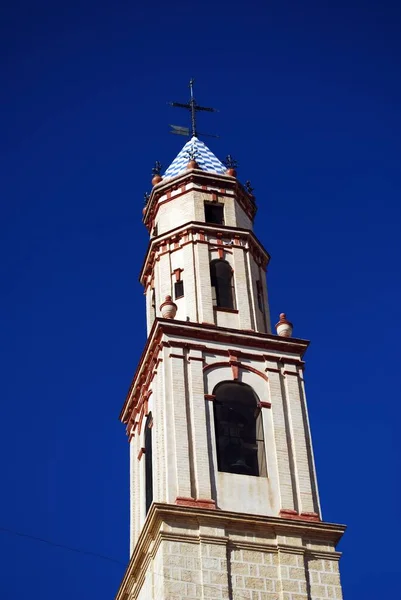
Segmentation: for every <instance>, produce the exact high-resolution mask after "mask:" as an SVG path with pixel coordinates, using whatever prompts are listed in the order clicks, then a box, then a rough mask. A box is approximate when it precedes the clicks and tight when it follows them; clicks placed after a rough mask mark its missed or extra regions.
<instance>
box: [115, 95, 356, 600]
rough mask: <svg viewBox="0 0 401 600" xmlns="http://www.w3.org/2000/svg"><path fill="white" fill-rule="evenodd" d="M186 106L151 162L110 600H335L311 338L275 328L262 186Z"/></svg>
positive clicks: (334, 528)
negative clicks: (188, 120) (217, 150)
mask: <svg viewBox="0 0 401 600" xmlns="http://www.w3.org/2000/svg"><path fill="white" fill-rule="evenodd" d="M191 99H192V100H191V101H190V103H189V108H190V110H191V116H192V130H193V131H192V133H194V135H192V136H191V137H190V139H189V140H188V141H187V142H186V144H185V145H184V147H183V148H182V150H181V151H180V152H179V153H178V155H177V156H176V158H175V159H174V160H173V161H172V163H171V164H170V166H169V167H168V168H167V169H166V170H165V172H164V174H163V175H161V169H160V168H159V166H160V165H159V164H157V165H156V167H157V170H156V172H154V185H153V189H152V191H151V193H150V195H149V196H146V204H145V207H144V209H143V221H144V224H145V226H146V227H147V229H148V231H149V235H150V240H149V246H148V249H147V252H146V256H145V260H144V263H143V266H142V270H141V273H140V281H141V283H142V284H143V286H144V291H145V297H146V321H147V335H148V339H147V342H146V345H145V349H144V351H143V353H142V357H141V359H140V361H139V365H138V367H137V370H136V372H135V375H134V378H133V381H132V384H131V386H130V389H129V391H128V394H127V397H126V400H125V402H124V405H123V408H122V411H121V415H120V418H121V421H122V422H123V423H124V424H125V426H126V431H127V436H128V442H129V447H130V488H131V492H130V493H131V499H130V510H131V522H130V539H131V547H130V562H129V565H128V567H127V570H126V573H125V576H124V578H123V581H122V583H121V586H120V589H119V591H118V593H117V599H118V600H128V599H129V600H137V599H138V600H167V599H169V600H195V599H196V600H197V599H203V600H212V599H221V600H326V599H329V598H333V599H335V600H340V599H341V598H342V593H341V585H340V579H339V570H338V561H339V557H340V554H339V553H338V552H337V551H336V545H337V543H338V541H339V540H340V538H341V536H342V534H343V532H344V529H345V528H344V526H342V525H335V524H332V523H327V522H325V521H323V520H322V514H321V509H320V503H319V495H318V488H317V480H316V472H315V466H314V458H313V450H312V441H311V435H310V429H309V422H308V412H307V407H306V398H305V386H304V377H303V368H304V361H303V358H304V354H305V351H306V349H307V347H308V342H307V341H305V340H303V339H299V338H294V337H291V335H292V324H291V323H290V322H289V321H287V319H286V316H285V314H281V315H280V321H279V322H278V323H277V325H276V327H277V335H276V334H273V333H272V331H271V324H270V315H269V307H268V293H267V284H266V270H267V266H268V263H269V259H270V257H269V254H268V253H267V251H266V250H265V248H264V247H263V245H262V244H261V243H260V241H259V240H258V238H257V237H256V236H255V234H254V233H253V222H254V218H255V214H256V204H255V198H254V196H253V189H252V188H251V187H250V184H249V182H247V185H246V186H243V185H242V184H241V183H240V181H239V180H238V179H237V177H236V172H235V169H236V164H235V162H232V161H233V159H232V158H231V157H230V164H228V163H226V164H223V163H222V162H221V161H220V160H219V159H218V158H217V157H216V156H215V155H214V154H213V153H212V152H211V150H210V149H209V148H208V147H207V146H206V145H205V144H204V143H203V142H202V141H201V140H200V139H199V138H198V137H197V135H195V134H196V123H195V121H194V115H196V111H195V107H197V106H198V105H197V104H196V103H195V104H194V102H195V100H194V98H193V88H192V84H191ZM184 108H188V106H184ZM181 129H183V128H181ZM233 171H234V172H233ZM156 179H157V181H156ZM248 184H249V185H248Z"/></svg>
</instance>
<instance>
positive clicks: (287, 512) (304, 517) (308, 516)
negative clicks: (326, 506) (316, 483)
mask: <svg viewBox="0 0 401 600" xmlns="http://www.w3.org/2000/svg"><path fill="white" fill-rule="evenodd" d="M280 517H283V518H285V519H294V520H295V521H314V522H316V521H320V520H321V519H320V517H319V515H318V514H317V513H314V512H304V513H297V511H296V510H292V509H289V508H282V509H281V510H280Z"/></svg>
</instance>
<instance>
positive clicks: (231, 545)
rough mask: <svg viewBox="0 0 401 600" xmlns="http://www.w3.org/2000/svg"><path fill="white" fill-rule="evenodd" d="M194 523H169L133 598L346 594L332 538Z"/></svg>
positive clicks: (323, 599)
mask: <svg viewBox="0 0 401 600" xmlns="http://www.w3.org/2000/svg"><path fill="white" fill-rule="evenodd" d="M192 525H193V524H191V525H190V524H189V523H187V524H186V525H185V528H184V527H183V528H181V527H179V528H178V527H175V526H174V525H173V523H170V524H168V525H166V524H164V526H163V527H162V529H163V530H164V531H163V533H162V534H161V541H160V543H159V544H158V547H157V551H156V553H155V556H154V558H153V560H152V561H150V562H148V566H147V572H146V575H145V576H144V575H143V571H142V572H141V581H142V583H141V582H140V581H139V579H138V584H137V586H135V585H134V586H133V589H132V590H131V592H130V594H129V600H136V599H138V600H329V599H332V600H341V599H342V592H341V584H340V577H339V571H338V560H339V556H340V555H339V553H337V552H336V551H335V547H334V544H333V543H330V542H327V543H325V545H324V546H321V545H317V546H314V545H313V543H310V542H309V541H308V540H307V538H306V537H305V538H304V537H303V536H297V535H295V536H294V535H293V536H291V537H285V536H280V535H275V534H274V529H270V530H269V529H268V530H267V531H265V532H261V531H258V532H252V531H249V530H248V531H247V530H246V526H245V525H244V528H245V529H244V530H243V531H241V530H240V529H239V528H235V529H233V530H231V529H230V528H229V527H228V528H226V527H224V526H223V527H210V526H202V525H200V526H199V527H198V528H196V527H194V526H192ZM315 547H316V548H319V549H318V550H316V549H315V550H314V548H315ZM322 548H325V549H324V550H322ZM145 590H146V592H145Z"/></svg>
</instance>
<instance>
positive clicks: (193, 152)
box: [186, 146, 199, 169]
mask: <svg viewBox="0 0 401 600" xmlns="http://www.w3.org/2000/svg"><path fill="white" fill-rule="evenodd" d="M186 155H187V157H188V159H189V162H188V164H187V169H199V165H198V163H197V162H196V157H197V156H198V151H197V149H196V148H195V146H192V147H191V148H189V149H188V150H187V151H186Z"/></svg>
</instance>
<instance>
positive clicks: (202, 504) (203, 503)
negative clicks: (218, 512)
mask: <svg viewBox="0 0 401 600" xmlns="http://www.w3.org/2000/svg"><path fill="white" fill-rule="evenodd" d="M175 503H176V504H178V506H190V507H191V508H210V509H213V510H215V509H216V502H215V501H214V500H206V499H200V498H184V497H183V496H177V498H176V500H175Z"/></svg>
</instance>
